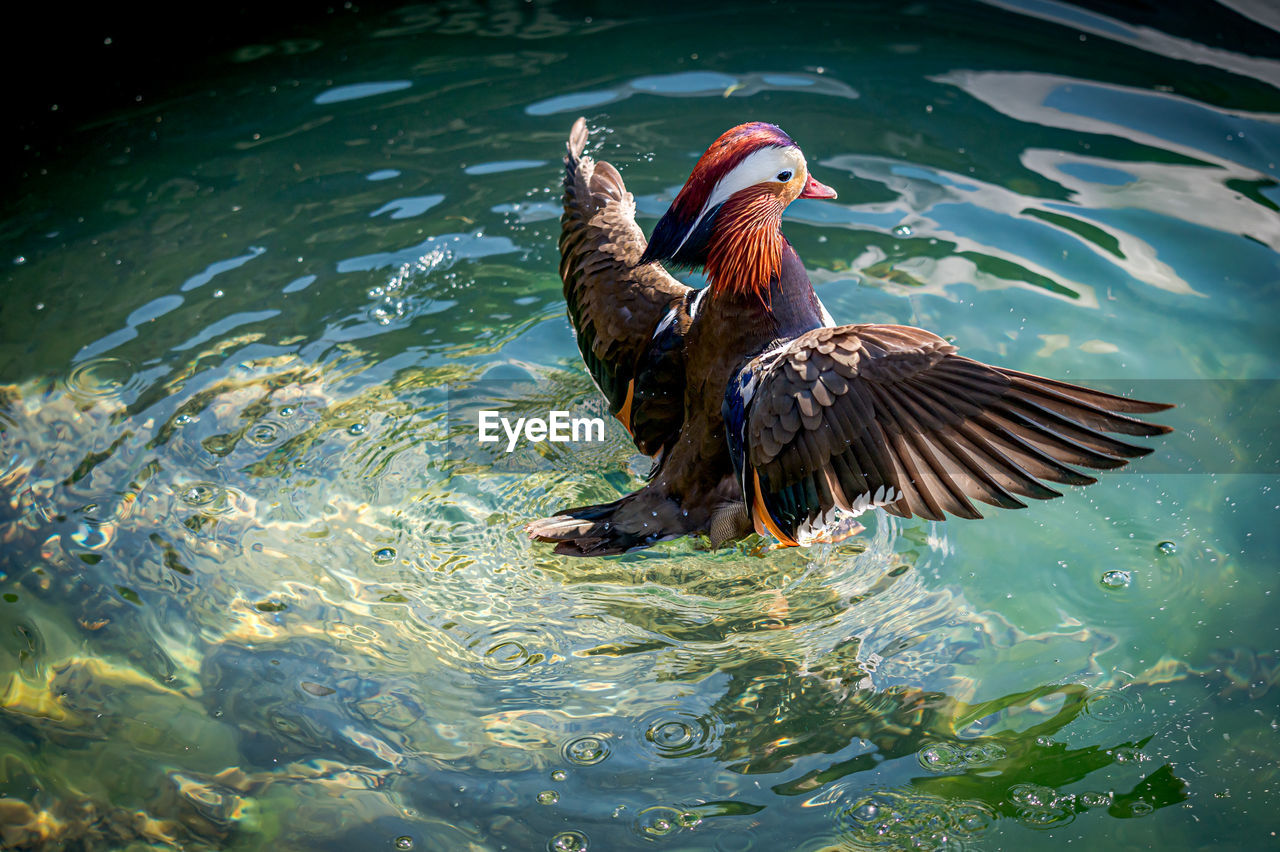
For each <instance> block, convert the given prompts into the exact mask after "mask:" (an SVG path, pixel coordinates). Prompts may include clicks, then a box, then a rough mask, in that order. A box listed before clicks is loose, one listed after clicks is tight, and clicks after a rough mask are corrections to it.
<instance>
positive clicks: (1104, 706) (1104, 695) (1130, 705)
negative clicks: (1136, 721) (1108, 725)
mask: <svg viewBox="0 0 1280 852" xmlns="http://www.w3.org/2000/svg"><path fill="white" fill-rule="evenodd" d="M1140 703H1141V699H1139V698H1138V696H1137V694H1136V693H1128V692H1122V691H1121V690H1119V689H1098V690H1095V691H1094V692H1093V693H1092V694H1091V695H1090V696H1089V697H1088V698H1087V699H1085V702H1084V712H1085V714H1086V715H1088V716H1090V717H1092V718H1094V719H1097V720H1098V721H1100V722H1116V721H1119V720H1120V719H1123V718H1125V717H1126V716H1130V715H1132V714H1133V713H1134V712H1135V711H1136V710H1137V708H1138V706H1139V704H1140Z"/></svg>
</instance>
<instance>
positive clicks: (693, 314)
mask: <svg viewBox="0 0 1280 852" xmlns="http://www.w3.org/2000/svg"><path fill="white" fill-rule="evenodd" d="M710 289H711V288H710V287H703V288H702V289H701V290H699V291H698V295H696V296H694V297H693V304H692V305H690V306H689V319H691V320H692V319H697V317H698V308H700V307H702V300H703V299H704V298H706V295H707V291H708V290H710Z"/></svg>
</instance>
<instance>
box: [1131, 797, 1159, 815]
mask: <svg viewBox="0 0 1280 852" xmlns="http://www.w3.org/2000/svg"><path fill="white" fill-rule="evenodd" d="M1155 810H1156V807H1155V805H1153V804H1151V803H1150V802H1147V801H1144V800H1142V799H1135V800H1134V801H1132V802H1130V803H1129V813H1130V814H1131V815H1133V816H1136V817H1143V816H1146V815H1147V814H1151V813H1155Z"/></svg>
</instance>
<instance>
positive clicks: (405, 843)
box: [392, 834, 413, 849]
mask: <svg viewBox="0 0 1280 852" xmlns="http://www.w3.org/2000/svg"><path fill="white" fill-rule="evenodd" d="M392 845H393V846H395V847H396V848H397V849H412V848H413V838H412V837H410V836H409V835H407V834H402V835H400V836H399V837H397V838H396V839H395V841H394V842H393V843H392Z"/></svg>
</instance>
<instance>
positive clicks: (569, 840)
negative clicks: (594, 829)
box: [547, 831, 587, 852]
mask: <svg viewBox="0 0 1280 852" xmlns="http://www.w3.org/2000/svg"><path fill="white" fill-rule="evenodd" d="M586 849H587V836H586V835H585V834H583V833H582V832H581V831H562V832H560V833H559V834H557V835H556V836H555V837H553V838H551V839H550V840H548V841H547V852H585V850H586Z"/></svg>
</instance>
